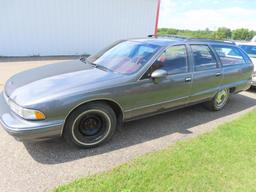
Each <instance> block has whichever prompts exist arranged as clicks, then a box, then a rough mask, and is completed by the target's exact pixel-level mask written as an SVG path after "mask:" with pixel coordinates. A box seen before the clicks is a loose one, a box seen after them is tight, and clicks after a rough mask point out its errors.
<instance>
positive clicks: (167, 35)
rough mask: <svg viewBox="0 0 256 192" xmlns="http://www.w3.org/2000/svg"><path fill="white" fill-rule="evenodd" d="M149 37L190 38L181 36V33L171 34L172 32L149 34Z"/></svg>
mask: <svg viewBox="0 0 256 192" xmlns="http://www.w3.org/2000/svg"><path fill="white" fill-rule="evenodd" d="M148 37H156V38H157V37H166V38H172V39H189V37H186V36H181V35H171V34H160V35H148Z"/></svg>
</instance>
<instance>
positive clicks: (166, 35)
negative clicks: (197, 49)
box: [148, 34, 235, 45]
mask: <svg viewBox="0 0 256 192" xmlns="http://www.w3.org/2000/svg"><path fill="white" fill-rule="evenodd" d="M148 37H155V38H157V37H164V38H170V39H180V40H186V41H200V42H212V43H227V44H232V45H234V44H235V42H234V41H232V40H215V39H208V38H191V37H187V36H181V35H171V34H161V35H148Z"/></svg>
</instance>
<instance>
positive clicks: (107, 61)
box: [89, 40, 161, 74]
mask: <svg viewBox="0 0 256 192" xmlns="http://www.w3.org/2000/svg"><path fill="white" fill-rule="evenodd" d="M160 48H161V47H160V46H159V45H155V44H149V43H145V42H140V41H135V40H134V41H124V42H121V43H119V44H117V45H115V46H114V47H112V48H110V49H109V50H107V51H105V52H104V53H102V54H101V55H100V56H98V57H96V58H95V59H94V57H93V56H92V57H91V58H93V59H92V61H91V60H90V58H89V62H91V63H93V64H95V65H96V66H99V67H104V68H105V69H108V70H110V71H113V72H117V73H122V74H132V73H135V72H137V71H139V70H140V69H141V68H142V67H143V66H144V65H145V64H146V63H147V62H148V61H149V60H150V59H151V58H152V57H153V56H154V55H155V54H156V52H157V51H158V50H159V49H160Z"/></svg>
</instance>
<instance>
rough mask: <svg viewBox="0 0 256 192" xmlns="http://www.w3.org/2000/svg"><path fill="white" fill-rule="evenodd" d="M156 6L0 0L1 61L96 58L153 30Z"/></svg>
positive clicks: (99, 0)
mask: <svg viewBox="0 0 256 192" xmlns="http://www.w3.org/2000/svg"><path fill="white" fill-rule="evenodd" d="M159 4H160V0H9V1H8V0H3V1H1V3H0V56H33V55H40V56H45V55H77V54H82V53H89V54H92V53H95V52H96V51H98V50H99V49H102V48H103V47H105V46H106V45H108V44H110V43H112V42H114V41H116V40H119V39H123V38H130V37H143V36H147V35H149V34H153V33H154V32H155V30H156V28H157V22H158V13H159Z"/></svg>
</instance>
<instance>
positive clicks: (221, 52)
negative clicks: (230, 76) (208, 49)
mask: <svg viewBox="0 0 256 192" xmlns="http://www.w3.org/2000/svg"><path fill="white" fill-rule="evenodd" d="M213 48H214V49H215V51H216V52H217V54H218V56H219V58H220V61H221V63H222V65H223V66H228V65H241V64H245V63H246V62H245V60H244V58H243V56H242V53H241V52H240V51H239V49H238V48H236V47H230V46H222V45H214V46H213Z"/></svg>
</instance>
